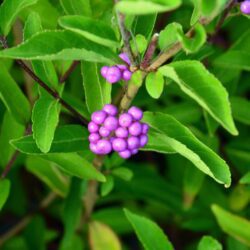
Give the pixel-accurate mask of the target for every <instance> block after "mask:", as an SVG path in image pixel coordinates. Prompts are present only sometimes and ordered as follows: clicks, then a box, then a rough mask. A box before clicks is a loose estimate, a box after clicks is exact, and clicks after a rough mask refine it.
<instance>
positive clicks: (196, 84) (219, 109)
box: [160, 61, 238, 135]
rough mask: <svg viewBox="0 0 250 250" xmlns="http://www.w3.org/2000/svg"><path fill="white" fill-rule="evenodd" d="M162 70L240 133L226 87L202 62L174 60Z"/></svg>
mask: <svg viewBox="0 0 250 250" xmlns="http://www.w3.org/2000/svg"><path fill="white" fill-rule="evenodd" d="M160 72H161V73H162V74H163V75H165V76H166V77H168V78H171V79H172V80H173V81H175V82H176V83H177V84H178V85H179V87H180V88H181V90H182V91H183V92H184V93H186V94H187V95H189V96H190V97H191V98H193V99H194V100H195V101H196V102H197V103H198V104H199V105H201V106H202V107H203V108H204V109H205V110H206V111H207V112H208V113H209V114H210V115H211V116H212V117H213V118H214V119H215V120H216V121H218V122H219V123H220V124H221V125H222V126H223V127H224V128H225V129H226V130H228V131H229V132H230V133H231V134H233V135H237V134H238V131H237V129H236V128H235V125H234V122H233V119H232V114H231V108H230V103H229V100H228V93H227V91H226V89H225V88H224V87H223V85H222V84H221V83H220V82H219V80H218V79H217V78H215V76H214V75H212V74H211V73H210V72H209V71H207V70H206V68H205V67H204V66H203V65H202V64H201V63H200V62H198V61H180V62H174V63H171V64H170V65H167V66H163V67H161V68H160ZM187 72H189V73H188V74H187Z"/></svg>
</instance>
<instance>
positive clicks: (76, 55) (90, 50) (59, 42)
mask: <svg viewBox="0 0 250 250" xmlns="http://www.w3.org/2000/svg"><path fill="white" fill-rule="evenodd" d="M45 41H46V42H45ZM0 57H2V58H15V59H17V58H18V59H26V60H85V61H92V62H105V63H111V64H113V63H114V62H118V63H119V59H118V57H117V55H116V54H115V53H114V52H113V51H112V50H111V49H109V48H107V47H104V46H101V45H99V44H96V43H93V42H91V41H89V40H88V39H85V38H84V37H83V36H81V35H79V34H77V33H75V32H72V31H67V30H65V31H60V30H54V31H43V32H41V33H38V34H36V35H34V36H32V37H31V38H30V39H28V40H27V41H25V42H24V43H22V44H20V45H19V46H17V47H13V48H10V49H6V50H3V51H0Z"/></svg>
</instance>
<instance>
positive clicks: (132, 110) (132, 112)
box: [128, 106, 143, 121]
mask: <svg viewBox="0 0 250 250" xmlns="http://www.w3.org/2000/svg"><path fill="white" fill-rule="evenodd" d="M128 113H129V114H130V115H132V116H133V118H134V119H135V120H136V121H139V120H141V119H142V117H143V112H142V110H141V109H139V108H137V107H135V106H133V107H131V108H130V109H129V110H128Z"/></svg>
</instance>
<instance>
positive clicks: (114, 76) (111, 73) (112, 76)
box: [106, 66, 122, 83]
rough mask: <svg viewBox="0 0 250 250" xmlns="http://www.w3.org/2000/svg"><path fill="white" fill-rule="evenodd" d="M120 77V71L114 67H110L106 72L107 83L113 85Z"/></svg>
mask: <svg viewBox="0 0 250 250" xmlns="http://www.w3.org/2000/svg"><path fill="white" fill-rule="evenodd" d="M121 76H122V74H121V70H120V69H119V68H118V67H116V66H112V67H110V68H109V69H108V71H107V74H106V80H107V81H108V82H109V83H115V82H118V81H119V80H120V79H121Z"/></svg>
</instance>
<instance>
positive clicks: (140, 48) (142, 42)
mask: <svg viewBox="0 0 250 250" xmlns="http://www.w3.org/2000/svg"><path fill="white" fill-rule="evenodd" d="M147 45H148V42H147V39H146V38H145V36H143V35H141V34H137V35H136V36H135V39H133V40H131V41H130V46H131V48H132V51H133V53H134V54H135V55H136V54H138V53H140V54H144V52H145V50H146V49H147Z"/></svg>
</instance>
